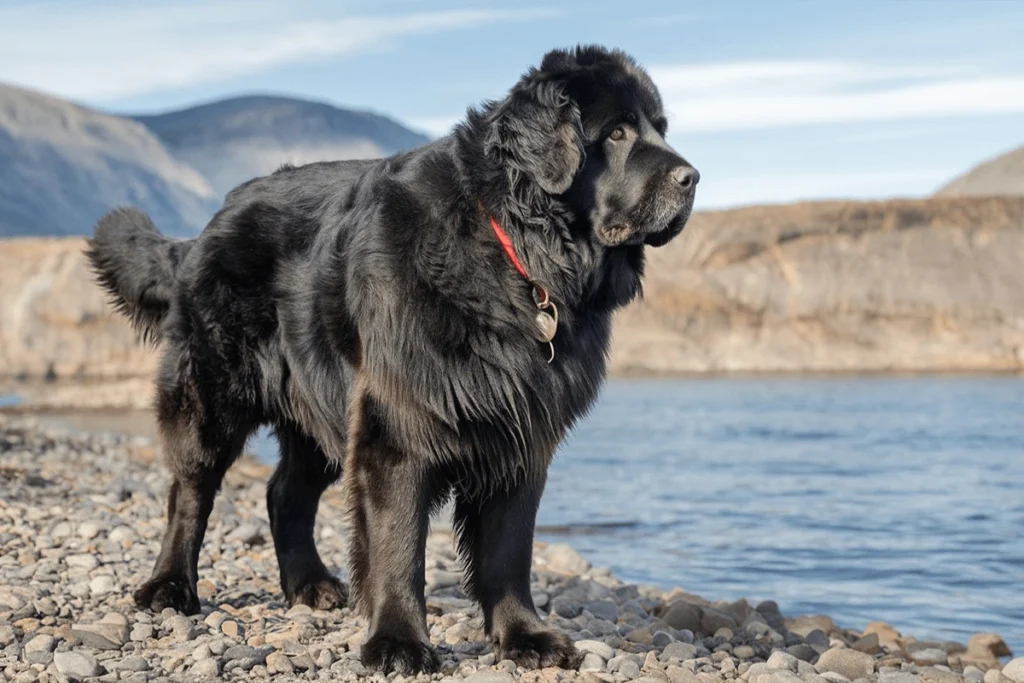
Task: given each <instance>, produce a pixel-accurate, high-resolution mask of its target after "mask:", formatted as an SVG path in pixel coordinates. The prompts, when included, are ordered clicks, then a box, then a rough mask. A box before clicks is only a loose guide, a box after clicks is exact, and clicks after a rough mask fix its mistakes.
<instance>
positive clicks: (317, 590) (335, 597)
mask: <svg viewBox="0 0 1024 683" xmlns="http://www.w3.org/2000/svg"><path fill="white" fill-rule="evenodd" d="M287 597H288V605H289V606H290V607H294V606H295V605H309V606H310V607H312V608H313V609H322V610H329V609H340V608H342V607H344V606H345V605H347V604H348V589H347V588H345V584H343V583H342V582H341V581H339V580H338V579H337V578H335V577H333V576H322V577H317V578H316V579H312V580H309V581H306V582H305V583H301V584H299V585H298V586H297V587H296V588H295V589H294V590H291V591H287Z"/></svg>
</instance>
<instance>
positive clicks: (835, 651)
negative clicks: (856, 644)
mask: <svg viewBox="0 0 1024 683" xmlns="http://www.w3.org/2000/svg"><path fill="white" fill-rule="evenodd" d="M816 666H817V669H818V671H819V672H822V673H823V672H826V671H831V672H833V673H837V674H839V675H841V676H845V677H846V678H848V679H850V680H851V681H855V680H857V679H858V678H866V677H868V676H870V675H871V674H873V673H874V671H875V658H874V657H872V656H871V655H868V654H864V653H863V652H857V651H856V650H850V649H848V648H843V647H834V648H832V649H831V650H829V651H827V652H826V653H825V654H823V655H821V657H819V658H818V663H817V665H816Z"/></svg>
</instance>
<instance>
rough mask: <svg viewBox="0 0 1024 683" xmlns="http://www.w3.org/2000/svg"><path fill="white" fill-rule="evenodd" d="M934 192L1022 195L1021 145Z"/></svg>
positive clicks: (1023, 152)
mask: <svg viewBox="0 0 1024 683" xmlns="http://www.w3.org/2000/svg"><path fill="white" fill-rule="evenodd" d="M935 194H936V196H939V197H967V196H971V195H990V196H991V195H1010V196H1022V195H1024V147H1019V148H1017V149H1015V150H1013V151H1012V152H1007V153H1006V154H1002V155H1000V156H997V157H996V158H994V159H989V160H988V161H985V162H982V163H980V164H978V165H977V166H975V167H974V168H972V169H971V170H969V171H968V172H967V173H965V174H963V175H962V176H960V177H958V178H955V179H954V180H952V181H950V182H949V183H948V184H946V185H944V186H943V187H942V188H940V189H939V191H938V192H936V193H935Z"/></svg>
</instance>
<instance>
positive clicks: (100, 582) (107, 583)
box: [89, 574, 117, 596]
mask: <svg viewBox="0 0 1024 683" xmlns="http://www.w3.org/2000/svg"><path fill="white" fill-rule="evenodd" d="M115 590H117V584H116V583H114V577H113V576H110V575H109V574H102V575H100V576H97V577H95V578H94V579H93V580H92V581H90V582H89V592H90V593H92V594H93V595H97V596H98V595H106V594H107V593H112V592H114V591H115Z"/></svg>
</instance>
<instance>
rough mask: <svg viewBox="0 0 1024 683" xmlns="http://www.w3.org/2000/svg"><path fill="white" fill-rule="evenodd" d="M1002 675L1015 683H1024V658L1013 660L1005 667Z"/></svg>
mask: <svg viewBox="0 0 1024 683" xmlns="http://www.w3.org/2000/svg"><path fill="white" fill-rule="evenodd" d="M1002 673H1003V676H1005V677H1006V678H1009V679H1010V680H1011V681H1014V683H1024V657H1017V658H1016V659H1011V660H1010V661H1009V662H1008V663H1007V664H1006V666H1004V667H1003V671H1002Z"/></svg>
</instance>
